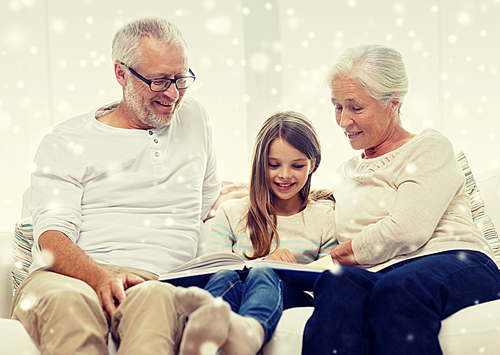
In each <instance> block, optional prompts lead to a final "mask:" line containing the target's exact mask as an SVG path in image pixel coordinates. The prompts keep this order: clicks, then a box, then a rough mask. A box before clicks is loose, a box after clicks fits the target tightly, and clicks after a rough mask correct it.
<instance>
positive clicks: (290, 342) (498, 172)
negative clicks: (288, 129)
mask: <svg viewBox="0 0 500 355" xmlns="http://www.w3.org/2000/svg"><path fill="white" fill-rule="evenodd" d="M475 177H476V181H477V185H478V186H479V189H480V191H481V196H482V198H483V199H484V207H485V211H486V213H487V214H488V215H489V216H490V218H491V220H492V222H493V224H494V225H496V226H497V227H500V168H498V169H495V170H492V171H486V172H482V173H476V174H475ZM476 199H477V197H476ZM208 230H209V225H204V226H203V228H202V234H203V235H204V236H206V234H207V233H208ZM495 238H497V236H495ZM12 241H13V232H3V233H0V355H11V354H12V355H18V354H25V355H32V354H33V355H35V354H40V352H39V350H38V347H37V345H36V344H35V343H34V342H33V341H32V340H31V338H30V337H29V336H28V334H27V333H26V331H25V330H24V328H23V327H22V326H21V324H20V323H19V322H17V321H14V320H10V319H6V318H8V317H9V309H10V302H11V299H12V277H11V268H12V257H11V255H12ZM496 242H497V245H498V240H497V241H496ZM332 307H335V305H332ZM311 313H312V307H306V308H294V309H290V310H286V311H285V312H284V314H283V316H282V318H281V320H280V322H279V324H278V328H277V330H276V332H275V334H274V337H273V339H272V340H271V342H270V343H269V344H268V345H267V346H266V348H265V350H264V354H265V355H295V354H300V350H301V344H302V331H303V329H304V326H305V323H306V321H307V319H308V318H309V316H310V315H311ZM499 336H500V299H499V300H496V301H492V302H488V303H484V304H479V305H475V306H472V307H468V308H466V309H463V310H461V311H460V312H458V313H456V314H454V315H452V316H451V317H449V318H447V319H445V320H444V321H443V323H442V328H441V332H440V334H439V340H440V343H441V346H442V348H443V352H444V354H445V355H462V354H463V355H471V354H491V355H497V354H500V345H499V344H498V339H499ZM115 351H116V350H115V349H114V346H113V344H110V354H113V353H115Z"/></svg>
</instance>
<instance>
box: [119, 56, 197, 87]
mask: <svg viewBox="0 0 500 355" xmlns="http://www.w3.org/2000/svg"><path fill="white" fill-rule="evenodd" d="M120 64H122V65H123V66H125V67H126V68H127V69H128V70H130V72H131V73H132V74H133V75H134V76H136V77H137V78H139V79H140V80H142V81H143V82H144V83H146V84H147V85H148V86H149V88H150V89H151V91H154V92H159V91H165V90H168V88H169V87H170V85H171V84H172V83H174V84H175V87H176V88H177V90H185V89H187V88H188V87H190V86H191V85H193V83H194V81H195V80H196V76H195V75H194V73H193V71H192V70H191V69H189V74H191V75H189V76H183V77H181V78H175V79H153V80H148V79H146V78H145V77H143V76H142V75H141V74H139V73H138V72H136V71H135V70H134V69H132V68H130V67H129V66H127V64H125V63H123V62H120Z"/></svg>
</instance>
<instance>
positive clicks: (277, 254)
mask: <svg viewBox="0 0 500 355" xmlns="http://www.w3.org/2000/svg"><path fill="white" fill-rule="evenodd" d="M264 259H265V260H278V261H286V262H287V263H292V264H297V260H295V257H294V256H293V255H292V252H291V251H290V250H288V249H278V250H275V251H274V252H272V253H271V254H269V255H268V256H266V257H265V258H264Z"/></svg>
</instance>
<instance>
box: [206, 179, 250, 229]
mask: <svg viewBox="0 0 500 355" xmlns="http://www.w3.org/2000/svg"><path fill="white" fill-rule="evenodd" d="M245 196H248V184H246V183H244V182H229V181H223V182H222V189H221V190H220V194H219V198H218V199H217V201H215V203H214V205H213V206H212V209H211V210H210V212H209V213H208V216H207V218H206V219H205V221H207V220H209V219H210V218H213V217H214V216H215V212H217V208H219V205H220V204H221V203H223V202H225V201H227V200H230V199H233V198H243V197H245Z"/></svg>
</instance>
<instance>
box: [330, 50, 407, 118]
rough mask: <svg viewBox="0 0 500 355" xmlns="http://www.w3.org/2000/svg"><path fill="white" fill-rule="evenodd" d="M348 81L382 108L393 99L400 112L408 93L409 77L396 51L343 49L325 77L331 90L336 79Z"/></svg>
mask: <svg viewBox="0 0 500 355" xmlns="http://www.w3.org/2000/svg"><path fill="white" fill-rule="evenodd" d="M344 79H350V80H352V81H353V82H354V83H355V84H356V85H358V86H359V87H360V88H363V89H364V90H366V92H367V93H368V95H370V96H371V97H373V98H374V99H375V100H377V101H378V102H379V103H380V104H382V105H385V106H386V105H388V104H389V103H390V102H391V101H392V100H394V99H397V100H398V101H399V112H398V113H400V112H401V106H402V105H403V99H404V97H405V95H406V93H407V92H408V77H407V76H406V69H405V65H404V63H403V57H402V56H401V53H399V52H398V51H397V50H395V49H393V48H390V47H387V46H383V45H379V44H368V45H360V46H354V47H350V48H348V49H346V50H345V51H344V52H343V53H342V54H341V55H340V56H339V57H338V58H337V60H336V62H335V63H334V64H333V66H332V67H331V68H330V71H329V72H328V75H327V83H328V86H329V87H330V88H331V86H332V83H333V82H334V81H337V80H344Z"/></svg>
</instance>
